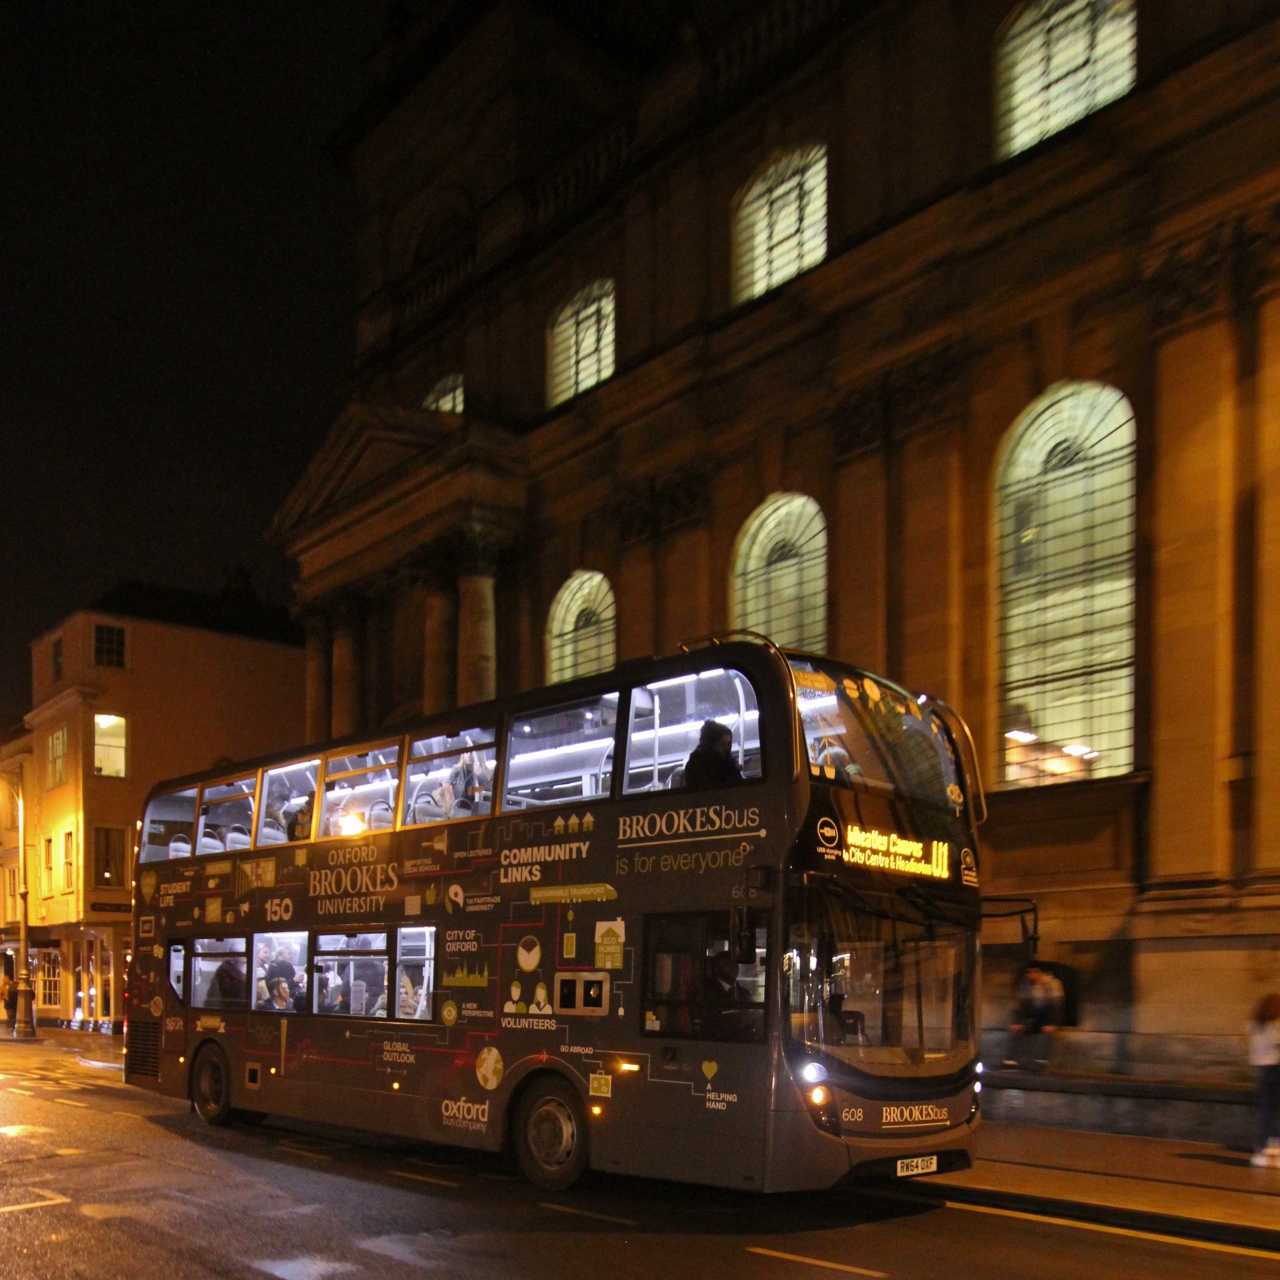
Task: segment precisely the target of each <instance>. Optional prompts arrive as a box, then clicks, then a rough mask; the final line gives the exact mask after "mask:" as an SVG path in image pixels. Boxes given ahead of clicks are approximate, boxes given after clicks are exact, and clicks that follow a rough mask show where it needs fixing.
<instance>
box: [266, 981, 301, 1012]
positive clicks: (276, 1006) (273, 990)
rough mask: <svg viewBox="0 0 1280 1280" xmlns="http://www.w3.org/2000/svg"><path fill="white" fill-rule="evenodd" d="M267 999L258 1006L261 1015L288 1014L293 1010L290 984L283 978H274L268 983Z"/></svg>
mask: <svg viewBox="0 0 1280 1280" xmlns="http://www.w3.org/2000/svg"><path fill="white" fill-rule="evenodd" d="M267 992H268V994H267V998H266V999H265V1000H263V1001H261V1002H260V1003H259V1004H258V1010H259V1012H261V1013H288V1012H289V1010H290V1009H292V1008H293V997H292V995H290V993H289V984H288V983H287V982H286V981H285V980H284V979H283V978H272V979H270V980H269V981H268V983H267Z"/></svg>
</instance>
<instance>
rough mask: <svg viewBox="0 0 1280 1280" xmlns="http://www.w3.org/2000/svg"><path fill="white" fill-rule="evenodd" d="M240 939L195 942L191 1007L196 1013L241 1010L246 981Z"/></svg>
mask: <svg viewBox="0 0 1280 1280" xmlns="http://www.w3.org/2000/svg"><path fill="white" fill-rule="evenodd" d="M245 960H246V957H245V941H244V939H243V938H197V939H196V943H195V956H194V957H193V958H192V961H191V1003H192V1005H194V1006H195V1008H197V1009H243V1008H244V1005H245V996H246V995H247V994H248V990H249V984H248V981H247V979H246V964H245Z"/></svg>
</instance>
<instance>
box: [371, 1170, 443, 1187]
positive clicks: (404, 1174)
mask: <svg viewBox="0 0 1280 1280" xmlns="http://www.w3.org/2000/svg"><path fill="white" fill-rule="evenodd" d="M387 1172H388V1173H390V1174H391V1176H392V1177H394V1178H412V1179H413V1180H414V1182H430V1183H432V1184H433V1185H434V1186H437V1187H456V1186H457V1185H458V1184H457V1183H456V1182H450V1181H449V1179H448V1178H431V1177H428V1176H427V1175H426V1174H425V1173H410V1172H409V1171H408V1170H407V1169H388V1170H387Z"/></svg>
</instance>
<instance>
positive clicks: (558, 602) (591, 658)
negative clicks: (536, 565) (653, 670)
mask: <svg viewBox="0 0 1280 1280" xmlns="http://www.w3.org/2000/svg"><path fill="white" fill-rule="evenodd" d="M616 637H617V613H616V610H615V608H614V600H613V588H612V587H611V586H610V585H609V579H608V578H606V577H605V576H604V574H603V573H593V572H591V571H589V570H586V569H579V570H578V572H577V573H574V574H571V575H570V576H569V578H568V579H567V580H566V582H565V584H564V586H562V587H561V588H560V590H559V591H558V592H556V598H555V599H554V600H553V601H552V603H551V612H550V614H549V615H548V617H547V683H548V684H555V683H556V682H557V681H559V680H573V679H575V678H576V677H578V676H589V675H592V674H594V673H595V672H597V671H608V670H610V669H611V668H612V667H613V665H614V663H615V661H616V651H617V639H616Z"/></svg>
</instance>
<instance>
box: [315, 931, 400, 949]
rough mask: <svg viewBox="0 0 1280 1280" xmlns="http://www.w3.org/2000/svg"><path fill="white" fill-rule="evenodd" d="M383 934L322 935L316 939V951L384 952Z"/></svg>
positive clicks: (384, 939) (385, 941)
mask: <svg viewBox="0 0 1280 1280" xmlns="http://www.w3.org/2000/svg"><path fill="white" fill-rule="evenodd" d="M386 949H387V935H386V934H385V933H322V934H320V935H319V936H318V937H317V938H316V950H317V951H385V950H386Z"/></svg>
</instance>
